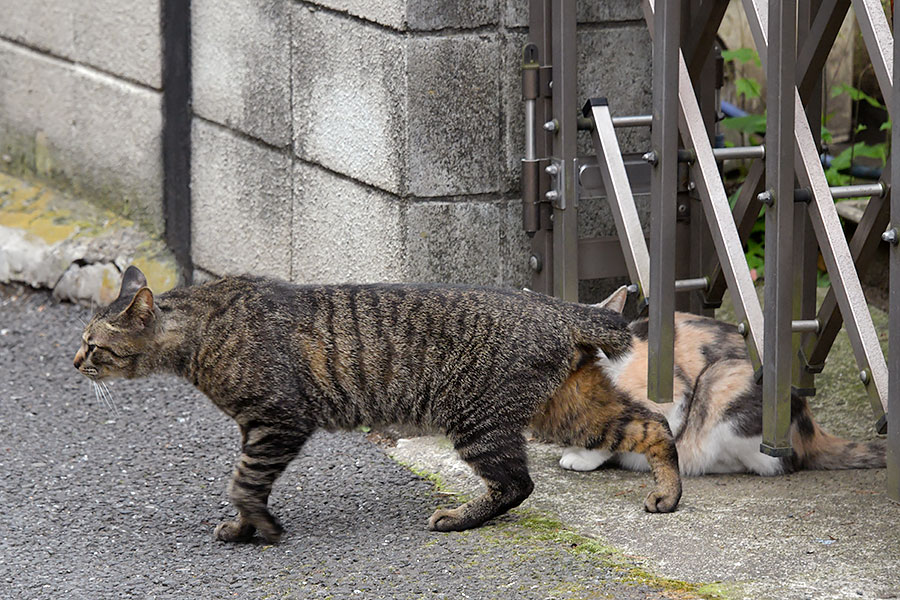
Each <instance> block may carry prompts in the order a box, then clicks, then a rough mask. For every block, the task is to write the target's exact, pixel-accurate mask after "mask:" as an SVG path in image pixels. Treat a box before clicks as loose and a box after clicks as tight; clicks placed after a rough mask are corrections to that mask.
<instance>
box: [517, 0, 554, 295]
mask: <svg viewBox="0 0 900 600" xmlns="http://www.w3.org/2000/svg"><path fill="white" fill-rule="evenodd" d="M528 40H529V42H530V43H531V44H534V45H535V46H536V48H537V60H538V94H537V98H536V99H535V103H534V113H535V119H534V120H535V131H534V134H535V135H534V156H535V158H538V159H544V158H546V157H547V156H550V143H549V142H550V140H549V132H547V131H546V130H545V129H544V128H543V125H544V123H546V122H548V121H550V120H552V114H553V112H552V106H551V104H550V98H549V89H548V85H547V83H548V80H549V76H548V75H547V72H548V71H549V70H550V67H549V66H548V65H547V61H548V58H549V57H550V48H551V47H552V43H553V38H552V36H551V31H550V0H530V2H529V9H528ZM545 165H546V162H545V161H541V162H540V163H539V167H538V169H537V170H536V171H537V172H536V173H535V176H536V177H537V180H536V181H533V182H532V183H531V185H533V186H534V191H535V198H534V202H535V203H536V204H537V211H536V212H537V215H536V216H537V223H536V225H537V230H536V231H534V232H533V233H531V257H530V259H529V266H530V268H531V289H533V290H534V291H536V292H540V293H542V294H552V293H553V221H552V219H551V216H552V214H553V212H552V208H551V207H550V205H549V204H548V203H547V202H543V201H541V199H542V197H543V195H544V194H545V193H546V192H547V175H546V173H545V172H544V170H543V167H544V166H545ZM527 187H528V186H527V185H523V186H522V188H523V191H524V190H525V189H526V188H527ZM523 200H524V201H525V202H527V201H528V200H527V199H523Z"/></svg>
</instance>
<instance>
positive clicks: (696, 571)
mask: <svg viewBox="0 0 900 600" xmlns="http://www.w3.org/2000/svg"><path fill="white" fill-rule="evenodd" d="M561 451H562V449H561V448H559V447H556V446H552V445H547V444H539V443H534V442H533V443H529V465H530V470H531V474H532V478H533V479H534V482H535V490H534V492H533V493H532V495H531V497H530V498H528V500H526V501H525V503H524V504H523V505H522V507H521V508H520V509H516V510H514V511H513V512H514V513H516V512H519V513H520V514H519V519H520V520H521V519H523V518H525V515H527V514H528V513H529V512H531V511H535V510H536V511H538V512H539V513H541V514H545V515H549V516H550V518H552V519H555V520H557V521H559V522H561V523H563V524H564V525H565V527H567V528H569V529H570V530H571V531H573V532H574V533H576V534H579V535H582V536H586V537H588V538H593V539H596V540H598V541H599V542H600V544H602V545H604V546H611V547H612V548H615V549H617V552H618V553H620V554H621V557H622V558H623V560H624V561H626V562H628V563H630V564H632V565H636V566H637V567H638V568H641V569H644V570H646V571H647V572H649V573H653V574H654V575H657V576H661V577H663V578H667V579H668V580H670V581H671V580H674V581H681V582H685V583H687V584H693V585H700V586H703V588H704V589H709V590H710V591H711V592H712V593H711V594H710V596H712V597H726V598H748V599H749V598H753V599H765V598H772V599H776V598H778V599H787V600H802V599H807V598H816V599H823V598H870V599H881V598H900V579H898V577H897V566H898V556H897V548H900V530H898V529H897V528H896V527H894V526H892V525H891V524H893V523H897V522H898V521H900V505H898V504H895V503H893V502H891V501H890V500H889V499H888V498H887V496H886V495H885V493H884V486H885V471H884V469H872V470H851V471H828V472H825V471H802V472H799V473H794V474H792V475H786V476H780V477H758V476H756V475H708V476H703V477H690V478H685V480H684V496H683V498H682V501H681V504H680V505H679V508H678V510H677V511H676V512H674V513H671V514H668V515H658V514H649V513H646V512H644V510H643V509H642V502H643V498H644V496H645V495H646V494H647V492H648V491H649V490H650V489H651V488H652V486H653V479H652V477H651V476H650V474H649V473H635V472H631V471H623V470H619V469H601V470H599V471H594V472H590V473H577V472H572V471H564V470H563V469H561V468H560V467H559V466H558V460H559V457H560V454H561ZM388 454H389V455H390V456H391V457H392V458H394V460H396V461H398V462H400V463H401V464H404V465H407V466H409V467H410V468H412V469H413V470H414V471H415V472H417V473H420V474H423V475H425V476H428V477H429V478H430V479H432V480H434V481H436V482H437V483H438V484H439V485H440V487H441V489H443V490H444V491H451V492H456V493H459V494H462V495H464V496H468V495H474V494H480V493H481V492H482V491H483V489H484V488H483V485H482V484H481V481H480V480H479V479H478V478H477V477H476V476H474V474H473V473H472V471H471V469H469V468H468V467H467V466H466V465H465V464H464V463H463V462H462V461H460V460H459V458H457V456H456V453H455V452H454V451H453V449H452V447H451V444H450V443H449V441H448V440H447V439H446V438H444V437H442V436H427V437H416V438H408V439H401V440H398V443H397V446H396V447H395V448H391V449H389V450H388ZM523 511H524V512H523ZM486 527H491V524H490V523H489V524H488V525H486Z"/></svg>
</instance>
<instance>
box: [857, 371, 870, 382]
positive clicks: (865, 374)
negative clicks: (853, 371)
mask: <svg viewBox="0 0 900 600" xmlns="http://www.w3.org/2000/svg"><path fill="white" fill-rule="evenodd" d="M859 380H860V381H862V382H863V385H867V384H868V383H869V372H868V371H866V370H865V369H863V370H862V371H860V372H859Z"/></svg>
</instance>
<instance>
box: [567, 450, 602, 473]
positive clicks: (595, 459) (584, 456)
mask: <svg viewBox="0 0 900 600" xmlns="http://www.w3.org/2000/svg"><path fill="white" fill-rule="evenodd" d="M611 456H612V452H609V451H607V450H588V449H587V448H578V447H574V446H572V447H569V448H566V449H565V451H563V455H562V458H560V459H559V466H561V467H562V468H563V469H568V470H570V471H593V470H594V469H596V468H598V467H599V466H600V465H602V464H603V463H605V462H606V461H607V460H609V458H610V457H611Z"/></svg>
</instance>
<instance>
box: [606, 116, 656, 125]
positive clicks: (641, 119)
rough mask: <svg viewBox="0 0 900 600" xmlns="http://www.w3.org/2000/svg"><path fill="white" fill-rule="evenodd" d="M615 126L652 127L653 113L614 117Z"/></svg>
mask: <svg viewBox="0 0 900 600" xmlns="http://www.w3.org/2000/svg"><path fill="white" fill-rule="evenodd" d="M612 124H613V127H650V126H651V125H652V124H653V115H630V116H624V117H613V118H612Z"/></svg>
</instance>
